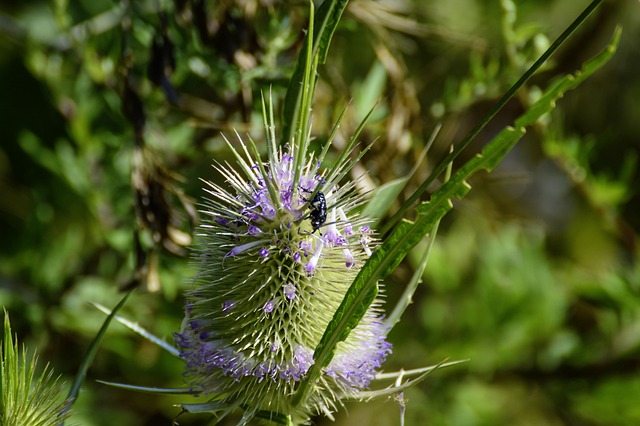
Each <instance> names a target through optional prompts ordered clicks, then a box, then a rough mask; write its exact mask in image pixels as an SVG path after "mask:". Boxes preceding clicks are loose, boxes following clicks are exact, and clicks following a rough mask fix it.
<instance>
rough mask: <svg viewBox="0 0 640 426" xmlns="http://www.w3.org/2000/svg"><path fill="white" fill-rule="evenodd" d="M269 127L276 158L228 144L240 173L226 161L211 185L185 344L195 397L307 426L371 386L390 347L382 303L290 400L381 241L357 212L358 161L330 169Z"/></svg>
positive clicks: (181, 341) (180, 338)
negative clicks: (352, 175) (307, 389)
mask: <svg viewBox="0 0 640 426" xmlns="http://www.w3.org/2000/svg"><path fill="white" fill-rule="evenodd" d="M269 129H271V130H273V127H269V126H267V134H268V141H267V146H268V160H267V161H264V162H263V161H262V160H261V159H260V158H259V156H258V154H257V148H256V145H255V143H254V142H253V141H251V140H249V143H244V142H243V141H242V140H241V138H240V137H238V140H239V143H238V146H239V148H238V149H237V150H236V149H234V148H233V147H232V145H231V144H230V143H229V142H228V141H227V143H228V144H229V146H230V147H231V150H232V151H233V153H234V155H235V158H236V160H237V165H238V170H236V169H234V168H231V167H230V166H229V165H221V164H217V165H215V166H214V167H215V169H216V170H217V171H218V172H219V173H220V174H221V175H222V176H223V177H224V179H225V181H226V183H225V184H223V185H218V184H215V183H211V182H206V185H207V187H206V191H207V192H208V200H207V201H206V203H205V204H204V209H203V211H202V215H203V217H204V220H203V223H202V224H201V225H200V227H199V233H198V234H199V235H197V238H196V240H197V243H196V245H195V248H194V250H193V254H194V263H195V269H196V273H195V277H194V283H193V288H192V289H191V290H190V291H189V293H188V294H187V304H186V317H185V320H184V321H183V325H182V329H181V331H180V333H177V334H176V335H175V341H176V344H177V345H178V347H179V349H180V355H181V357H182V358H183V359H184V361H185V362H186V370H185V377H186V380H187V382H188V384H189V385H190V386H191V388H192V390H193V391H194V392H198V393H202V394H205V395H208V396H210V397H211V398H212V400H215V401H217V402H219V403H220V405H221V406H224V407H225V408H226V409H227V410H228V411H230V410H232V409H234V408H236V407H241V408H242V409H243V410H244V413H245V414H244V417H243V418H244V419H245V421H248V420H249V419H251V418H252V417H254V416H256V415H257V414H258V413H264V412H268V413H281V414H284V415H287V416H290V418H291V419H293V422H294V423H299V422H304V421H305V420H306V419H307V418H308V416H309V415H310V414H312V413H314V412H323V413H325V414H328V415H330V413H331V412H332V411H334V409H335V408H336V407H337V405H338V404H339V401H340V399H342V398H345V397H350V396H354V395H356V394H357V393H358V391H360V390H363V389H366V388H367V387H368V386H369V384H370V382H371V380H372V379H373V378H374V376H375V374H376V369H378V368H379V367H380V366H381V364H382V362H383V361H384V360H385V358H386V357H387V355H388V354H389V353H390V352H391V345H390V344H389V343H387V341H386V332H387V330H386V328H385V326H384V325H383V323H382V310H381V300H380V299H378V300H376V301H374V303H373V304H372V305H371V306H370V308H369V309H368V311H367V312H366V314H365V315H364V317H363V319H362V321H361V322H360V324H359V325H358V326H357V327H356V328H355V329H353V330H352V331H351V333H350V334H349V336H348V338H347V339H346V340H345V341H343V342H340V343H339V344H338V346H337V349H336V353H335V356H334V357H333V359H332V361H331V362H330V363H329V364H328V365H327V366H326V367H324V368H323V370H322V375H321V377H320V379H319V381H318V382H317V383H316V384H315V387H314V389H315V390H314V392H312V393H311V396H310V397H309V398H308V401H306V403H305V404H303V405H302V407H296V409H293V408H292V407H291V405H290V399H291V396H292V395H293V393H294V392H295V391H296V389H297V387H298V385H299V383H300V381H301V380H302V379H303V378H304V377H305V375H306V374H307V372H308V370H309V368H310V367H311V366H312V365H313V363H314V349H315V348H316V346H317V345H318V342H319V341H320V339H321V337H322V335H323V333H324V332H325V329H326V327H327V325H328V324H329V322H330V321H331V319H332V317H333V315H334V313H335V311H336V309H337V308H338V306H339V305H340V303H341V302H342V300H343V298H344V295H345V293H346V291H347V289H348V288H349V286H350V285H351V283H352V282H353V280H354V278H355V276H356V275H357V273H358V270H359V268H361V267H362V265H363V264H364V262H366V260H367V258H368V256H369V255H370V254H371V250H372V249H373V248H374V245H375V244H376V240H375V237H374V233H373V231H372V229H371V228H370V227H369V226H368V225H367V221H366V220H365V219H364V218H360V217H358V216H357V215H356V214H354V213H352V212H353V210H354V208H355V207H357V206H358V205H359V204H361V202H362V199H361V197H359V196H357V195H355V191H354V186H355V183H354V182H348V183H343V182H342V181H343V180H344V179H345V177H346V176H347V174H348V172H349V169H350V168H351V167H352V166H353V164H354V163H355V160H352V159H349V155H344V156H341V160H339V162H338V163H337V164H334V165H333V166H332V167H330V168H329V169H328V170H323V169H322V168H321V164H320V161H319V160H320V159H319V158H316V157H314V155H310V154H307V152H306V151H307V150H306V149H305V147H303V146H299V145H296V144H290V145H288V146H286V147H279V146H278V145H277V143H276V140H275V136H274V134H273V133H270V132H269ZM325 152H326V149H325V150H323V152H322V153H321V154H320V156H322V155H323V154H324V153H325ZM339 183H342V185H339ZM292 411H294V412H292Z"/></svg>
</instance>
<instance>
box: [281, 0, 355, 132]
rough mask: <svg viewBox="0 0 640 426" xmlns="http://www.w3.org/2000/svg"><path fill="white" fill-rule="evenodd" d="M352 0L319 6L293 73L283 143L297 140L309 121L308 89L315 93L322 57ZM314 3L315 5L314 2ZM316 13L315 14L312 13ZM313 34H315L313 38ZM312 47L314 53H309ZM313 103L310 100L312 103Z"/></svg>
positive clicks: (333, 0) (335, 0) (330, 0)
mask: <svg viewBox="0 0 640 426" xmlns="http://www.w3.org/2000/svg"><path fill="white" fill-rule="evenodd" d="M347 3H348V0H325V1H324V2H323V3H322V5H320V7H319V8H318V11H317V13H316V14H315V18H313V22H312V24H311V25H310V29H311V28H313V30H312V31H309V32H307V36H306V38H305V43H304V47H303V48H302V51H301V52H300V54H299V56H298V61H297V62H296V66H295V68H294V70H293V75H292V76H291V80H290V82H289V87H288V88H287V94H286V95H285V98H284V105H283V110H282V143H283V144H285V143H287V142H291V141H293V140H295V139H296V138H295V136H296V130H297V129H298V128H299V123H302V122H304V121H308V114H310V112H311V111H310V109H306V111H305V108H303V106H304V102H303V96H304V95H305V92H307V95H308V96H309V97H312V95H313V92H314V89H315V78H316V76H315V70H316V68H317V64H318V61H319V62H320V63H324V62H325V60H326V58H327V53H328V51H329V45H330V44H331V38H332V37H333V33H334V32H335V30H336V28H337V27H338V23H339V22H340V17H341V16H342V12H343V11H344V9H345V8H346V7H347ZM312 7H313V5H312ZM312 16H313V14H312ZM310 37H313V38H310ZM309 48H311V49H312V50H311V54H310V55H308V53H309ZM309 58H312V60H311V62H309V60H308V59H309ZM304 81H310V82H311V81H313V82H314V83H313V84H312V85H311V87H305V86H304V85H303V82H304ZM309 105H310V103H309ZM300 113H302V114H307V120H304V119H303V117H302V118H301V117H300V115H299V114H300Z"/></svg>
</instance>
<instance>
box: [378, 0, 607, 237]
mask: <svg viewBox="0 0 640 426" xmlns="http://www.w3.org/2000/svg"><path fill="white" fill-rule="evenodd" d="M602 1H603V0H593V1H592V2H591V4H589V6H587V7H586V8H585V9H584V11H583V12H582V13H581V14H580V15H579V16H578V17H577V18H576V19H575V20H574V21H573V22H572V23H571V25H569V27H568V28H567V29H566V30H565V31H564V32H563V33H562V34H560V36H559V37H558V38H557V39H556V40H555V41H554V42H553V44H552V45H551V46H549V48H548V49H547V50H546V51H545V52H544V53H543V54H542V55H541V56H540V58H538V60H537V61H536V62H535V63H534V64H533V65H532V66H531V67H530V68H529V69H528V70H527V71H526V72H525V73H524V74H523V75H522V77H520V79H519V80H518V81H517V82H516V83H515V84H514V85H513V86H511V88H510V89H509V90H508V91H507V93H505V95H504V96H503V97H502V98H501V99H500V100H499V101H498V102H497V103H496V105H495V106H494V107H493V108H491V110H490V111H489V112H488V113H487V115H486V116H485V117H483V119H482V120H481V121H480V122H479V123H478V124H477V125H476V126H475V127H474V128H473V129H471V131H470V132H469V133H468V134H467V135H466V136H465V137H464V139H463V140H462V141H461V142H460V143H459V144H458V145H457V146H456V147H455V149H454V150H453V152H451V153H450V154H449V155H447V156H446V157H445V158H444V159H443V160H442V161H441V162H440V163H439V164H438V165H437V166H436V167H435V169H434V170H433V172H432V173H431V175H430V176H429V177H428V178H427V179H426V180H425V181H424V182H422V184H420V187H418V189H416V191H415V192H414V193H413V194H411V196H410V197H409V198H408V199H407V201H406V202H405V203H404V204H403V205H402V207H401V208H400V209H399V210H398V211H397V212H396V213H395V214H394V215H393V217H392V218H391V219H390V220H388V221H387V222H386V223H385V225H384V226H383V227H382V229H380V234H381V235H385V234H386V233H387V232H389V230H390V229H391V228H392V227H393V226H394V225H395V224H396V223H398V222H399V221H400V220H401V219H402V217H403V216H404V214H405V213H406V212H407V210H409V209H410V208H411V207H412V206H413V205H414V204H415V203H416V202H417V201H418V200H419V199H420V197H421V196H422V194H424V193H425V192H426V191H427V188H428V187H429V185H431V183H432V182H433V181H434V180H435V179H436V178H437V177H438V176H440V175H441V174H442V172H444V170H445V168H446V167H447V165H448V164H449V163H451V162H452V161H453V160H454V159H455V158H456V157H458V155H460V153H461V152H462V151H464V150H465V149H466V147H467V146H469V144H470V143H471V141H473V139H475V137H476V136H477V135H478V134H479V133H480V132H481V131H482V129H484V128H485V126H486V125H487V124H489V122H490V121H491V120H492V119H493V117H495V115H496V114H497V113H498V112H499V111H500V110H501V109H502V108H503V107H504V106H505V105H506V104H507V102H508V101H509V99H511V98H512V97H513V96H514V95H515V94H516V93H517V91H518V90H519V89H520V88H521V87H522V86H524V84H525V83H526V82H527V81H528V80H529V79H530V78H531V77H532V76H533V74H535V73H536V71H538V70H539V69H540V67H541V66H542V65H543V64H544V63H545V62H546V61H547V60H548V59H549V58H550V57H551V55H553V53H555V51H556V50H558V48H559V47H560V46H561V45H562V44H563V43H564V42H565V41H566V40H567V39H568V38H569V36H570V35H571V34H572V33H573V32H574V31H575V30H576V29H577V28H578V27H579V26H580V25H581V24H582V23H583V22H584V21H585V20H586V19H587V18H588V17H589V15H590V14H591V13H592V12H593V11H594V10H595V9H596V8H597V7H598V6H599V5H600V3H602ZM618 37H619V35H618ZM614 38H615V36H614ZM614 44H615V46H617V42H615V43H614V42H612V43H611V44H610V46H613V45H614ZM613 49H614V51H615V47H613ZM606 60H608V59H606ZM606 60H605V62H606ZM597 67H598V68H599V66H597ZM586 68H587V66H585V68H584V69H583V72H588V73H589V74H590V73H591V72H593V71H588V70H587V69H586ZM594 71H595V70H594Z"/></svg>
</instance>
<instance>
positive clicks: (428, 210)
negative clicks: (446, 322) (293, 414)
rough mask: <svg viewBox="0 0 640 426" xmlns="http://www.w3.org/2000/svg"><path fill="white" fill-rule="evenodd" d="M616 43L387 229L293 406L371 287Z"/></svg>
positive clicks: (368, 298) (354, 320)
mask: <svg viewBox="0 0 640 426" xmlns="http://www.w3.org/2000/svg"><path fill="white" fill-rule="evenodd" d="M619 39H620V30H619V29H616V31H615V33H614V35H613V38H612V41H611V43H610V44H609V46H608V47H607V48H606V49H605V50H604V51H603V52H601V53H600V54H599V55H597V56H596V57H594V58H593V59H591V60H590V61H588V62H587V63H586V64H585V65H584V66H583V68H582V70H581V71H578V72H577V73H576V74H575V75H567V76H564V77H563V78H562V79H561V80H560V81H559V82H558V83H557V84H555V85H554V86H553V87H552V88H551V89H549V90H548V91H547V92H546V93H545V94H544V95H543V96H542V97H541V99H540V100H539V101H538V102H536V104H534V105H533V106H532V108H531V109H530V110H529V111H528V112H527V113H525V114H524V115H523V116H521V117H520V118H519V119H518V120H516V123H517V125H518V128H516V129H514V128H511V127H507V128H505V129H504V130H503V131H502V132H500V133H499V134H498V136H497V137H496V138H494V139H493V140H492V141H491V142H490V143H489V144H488V145H487V146H486V147H485V148H484V149H483V150H482V152H481V153H480V154H478V155H477V156H476V157H474V158H472V159H471V160H469V161H468V162H467V163H466V164H465V165H464V166H462V167H461V168H460V169H459V170H458V171H457V172H456V173H455V174H454V175H453V176H452V177H451V179H450V180H449V181H447V182H446V183H444V184H443V185H442V186H441V187H440V188H439V189H438V190H437V191H436V192H435V193H434V194H433V196H432V197H431V200H430V201H429V202H425V203H422V204H421V205H419V206H418V207H417V208H416V210H417V212H418V217H417V218H416V221H415V222H414V223H411V222H408V221H402V222H401V223H400V224H398V226H396V228H395V229H394V230H393V232H392V233H391V235H389V237H388V238H387V239H386V241H385V242H384V243H383V244H382V245H381V246H379V247H378V248H377V249H376V250H375V251H374V252H373V254H372V256H371V257H370V258H369V260H368V261H367V263H366V264H365V266H364V267H363V268H362V269H361V270H360V272H359V273H358V275H357V276H356V278H355V280H354V282H353V284H352V285H351V287H350V288H349V290H348V291H347V294H346V295H345V297H344V299H343V301H342V304H341V305H340V307H339V308H338V310H337V311H336V313H335V314H334V316H333V319H332V320H331V322H330V323H329V325H328V326H327V329H326V330H325V333H324V335H323V336H322V339H321V340H320V343H319V344H318V346H317V348H316V350H315V353H314V360H315V364H313V365H312V366H311V368H310V369H309V372H308V373H307V376H306V378H305V379H304V380H303V381H302V382H301V383H300V387H299V388H298V391H297V392H296V394H295V395H294V398H293V405H294V406H296V405H298V404H300V403H301V402H302V401H304V400H305V399H306V397H307V395H308V393H309V392H310V388H311V386H310V384H312V383H315V381H316V380H317V379H318V377H319V376H320V374H321V372H322V368H323V367H325V366H326V365H328V364H329V362H330V361H331V359H332V358H333V355H334V353H335V350H336V346H337V345H338V343H339V342H341V341H343V340H344V339H346V338H347V336H348V335H349V333H350V331H351V330H352V329H353V328H354V327H355V326H356V325H357V324H358V323H359V322H360V320H361V319H362V316H363V315H364V313H365V312H366V310H367V308H368V307H369V304H370V303H371V302H372V301H373V300H374V299H375V296H376V295H377V289H378V286H377V283H378V281H379V280H381V279H384V278H385V277H386V276H388V275H389V274H390V273H391V272H393V270H395V268H396V267H397V266H398V265H399V264H400V262H401V261H402V259H404V257H405V256H406V255H407V253H408V252H409V250H411V249H412V248H413V247H414V246H415V245H416V244H418V242H419V241H420V240H422V238H423V237H424V236H425V235H427V234H428V233H429V232H431V231H432V229H433V226H434V225H435V224H436V223H437V222H438V221H439V220H440V219H442V217H444V215H445V214H446V213H447V212H448V211H449V210H451V208H452V207H453V205H452V203H451V200H452V199H454V198H458V199H460V198H463V197H464V196H465V195H466V194H467V193H468V192H469V190H470V189H471V187H470V186H469V184H468V183H467V179H468V178H469V177H471V176H472V175H474V174H475V173H477V172H478V171H480V170H487V171H489V172H490V171H491V170H493V168H494V167H495V166H496V165H497V164H498V163H499V162H500V161H501V160H502V159H503V158H504V156H505V155H506V154H507V153H508V152H509V151H510V150H511V148H513V146H514V145H515V144H516V142H518V140H520V138H521V137H522V136H523V135H524V134H525V131H526V130H525V127H524V126H528V125H532V124H534V123H535V122H536V121H537V120H538V119H539V118H540V117H541V116H542V115H543V114H546V113H548V112H549V111H551V110H552V109H553V107H554V105H555V101H556V100H557V99H558V98H560V97H561V96H562V95H563V94H564V93H565V92H566V91H567V90H569V89H573V88H575V87H577V86H578V85H579V84H580V83H581V82H582V81H584V80H585V79H586V78H587V77H588V76H590V75H591V74H592V73H593V72H595V71H596V70H597V69H599V68H600V67H601V66H603V65H604V64H605V63H606V62H607V61H608V60H609V59H610V58H611V57H612V56H613V53H614V52H615V50H616V47H617V45H618V42H619Z"/></svg>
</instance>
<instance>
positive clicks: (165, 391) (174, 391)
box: [96, 380, 196, 395]
mask: <svg viewBox="0 0 640 426" xmlns="http://www.w3.org/2000/svg"><path fill="white" fill-rule="evenodd" d="M96 382H98V383H102V384H103V385H107V386H112V387H114V388H119V389H125V390H129V391H136V392H144V393H153V394H159V395H193V394H195V393H196V392H194V391H193V389H189V388H155V387H149V386H136V385H128V384H126V383H115V382H107V381H104V380H96Z"/></svg>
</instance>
